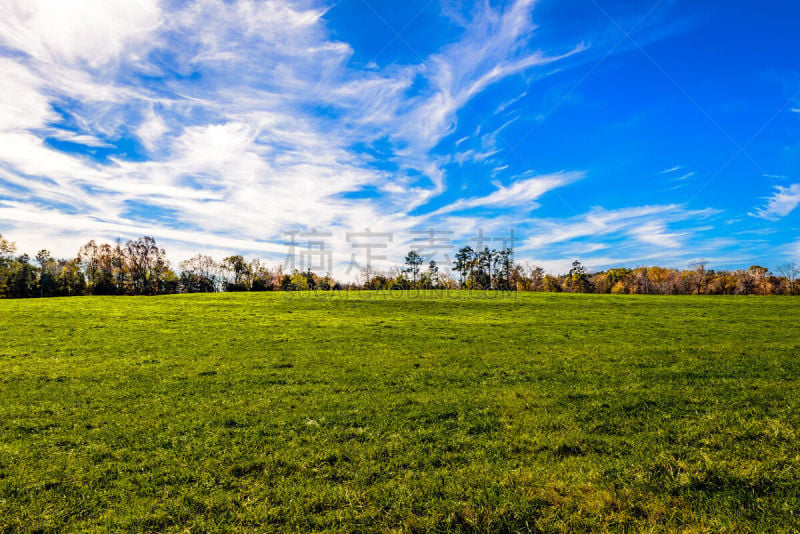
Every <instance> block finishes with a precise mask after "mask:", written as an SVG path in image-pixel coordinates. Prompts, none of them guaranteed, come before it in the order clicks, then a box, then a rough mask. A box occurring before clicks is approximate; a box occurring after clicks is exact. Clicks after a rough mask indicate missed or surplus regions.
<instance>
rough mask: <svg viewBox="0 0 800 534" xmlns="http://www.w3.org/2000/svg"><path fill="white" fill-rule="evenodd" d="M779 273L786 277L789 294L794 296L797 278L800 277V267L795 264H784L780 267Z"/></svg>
mask: <svg viewBox="0 0 800 534" xmlns="http://www.w3.org/2000/svg"><path fill="white" fill-rule="evenodd" d="M778 272H779V273H780V274H782V275H783V276H785V277H786V281H787V282H788V283H789V294H790V295H794V285H795V282H797V278H798V277H800V267H798V266H797V264H796V263H794V262H789V263H784V264H783V265H781V266H779V267H778Z"/></svg>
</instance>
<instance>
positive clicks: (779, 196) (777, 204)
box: [751, 184, 800, 221]
mask: <svg viewBox="0 0 800 534" xmlns="http://www.w3.org/2000/svg"><path fill="white" fill-rule="evenodd" d="M798 204H800V184H792V185H790V186H788V187H784V186H781V185H779V186H776V187H775V193H774V194H773V195H772V196H771V197H770V198H769V199H768V200H767V205H766V206H764V207H762V208H756V210H755V211H754V212H753V213H751V215H753V216H755V217H761V218H762V219H768V220H771V221H775V220H777V219H780V218H781V217H786V216H787V215H789V214H790V213H791V212H792V211H793V210H794V209H795V208H796V207H797V205H798Z"/></svg>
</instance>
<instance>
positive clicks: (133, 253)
mask: <svg viewBox="0 0 800 534" xmlns="http://www.w3.org/2000/svg"><path fill="white" fill-rule="evenodd" d="M454 258H455V259H454V261H453V262H452V264H451V265H446V266H442V267H440V266H439V265H438V264H437V263H436V262H435V261H433V260H429V261H426V260H425V258H424V256H423V255H422V254H421V253H420V252H419V251H416V250H411V251H409V253H408V254H407V255H406V257H405V259H404V263H403V265H402V266H398V267H395V268H392V269H390V270H388V271H385V272H378V271H376V270H374V269H362V270H361V272H360V277H359V280H358V281H357V282H355V283H340V282H337V281H336V280H334V279H333V278H332V277H331V276H330V275H325V276H321V275H318V274H316V273H314V272H312V271H310V270H307V271H299V270H292V271H291V272H284V270H283V268H282V267H281V266H277V267H270V266H268V265H266V264H265V263H263V262H262V261H261V260H260V259H252V260H250V261H248V260H246V259H245V258H244V257H243V256H240V255H233V256H228V257H226V258H224V259H222V261H217V260H215V259H213V258H211V257H210V256H206V255H202V254H198V255H196V256H194V257H193V258H190V259H188V260H186V261H182V262H180V263H179V264H178V269H177V270H173V269H172V267H171V265H170V262H169V261H168V260H167V255H166V252H165V251H164V249H163V248H160V247H159V246H158V244H157V243H156V241H155V239H153V238H152V237H147V236H145V237H140V238H138V239H134V240H130V241H127V242H125V243H124V244H123V243H122V242H120V241H117V242H116V243H114V244H110V243H98V242H96V241H94V240H92V241H89V242H88V243H86V244H85V245H83V246H82V247H81V248H80V250H79V251H78V254H77V255H76V256H75V257H74V258H69V259H63V258H62V259H57V258H54V257H53V256H52V255H51V254H50V252H49V251H47V250H40V251H39V252H38V253H37V254H36V256H35V257H34V258H31V257H29V256H28V255H27V254H19V255H17V254H16V246H15V245H14V243H12V242H11V241H9V240H7V239H5V238H4V237H3V236H2V235H0V298H30V297H59V296H75V295H162V294H172V293H207V292H218V291H300V290H342V289H367V290H380V289H389V290H392V289H475V290H497V291H549V292H570V293H613V294H659V295H692V294H694V295H797V294H800V281H799V280H798V278H800V268H799V267H798V266H797V265H796V264H794V263H787V264H785V265H781V266H780V267H778V268H777V273H772V272H770V270H769V269H767V268H766V267H762V266H758V265H753V266H751V267H749V268H748V269H741V270H734V271H726V270H717V271H715V270H713V269H708V268H707V267H706V265H704V264H702V263H701V264H697V265H694V266H692V267H691V268H689V269H686V270H678V269H670V268H664V267H637V268H634V269H628V268H614V269H608V270H606V271H600V272H596V273H590V272H588V271H587V270H586V268H585V267H584V266H583V265H582V264H581V263H580V262H579V261H575V262H573V264H572V268H571V269H570V270H569V272H567V273H565V274H561V275H553V274H548V273H545V271H544V269H542V268H541V267H539V266H531V265H522V264H520V263H517V262H516V261H515V260H514V257H513V250H512V249H510V248H505V249H500V250H494V249H489V248H484V249H483V250H474V249H473V248H471V247H469V246H466V247H463V248H461V249H459V250H458V252H457V253H456V254H455V256H454ZM451 273H452V274H451Z"/></svg>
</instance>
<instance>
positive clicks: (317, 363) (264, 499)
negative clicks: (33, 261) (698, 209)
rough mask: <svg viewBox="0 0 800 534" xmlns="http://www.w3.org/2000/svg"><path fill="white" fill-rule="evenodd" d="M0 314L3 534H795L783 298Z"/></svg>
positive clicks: (279, 304) (531, 299)
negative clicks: (607, 533)
mask: <svg viewBox="0 0 800 534" xmlns="http://www.w3.org/2000/svg"><path fill="white" fill-rule="evenodd" d="M491 296H492V295H491V294H483V295H481V294H468V293H456V294H453V295H450V296H445V295H441V294H428V295H427V296H426V297H425V298H421V297H419V296H418V295H417V294H414V293H405V292H396V293H395V294H392V295H388V296H387V295H386V294H385V293H382V294H372V293H348V294H324V295H307V296H302V297H301V296H296V295H290V294H286V293H247V294H213V295H200V294H197V295H177V296H163V297H74V298H67V299H58V298H54V299H29V300H3V301H0V398H1V399H2V401H1V402H0V532H34V531H35V532H51V531H52V532H55V531H58V532H70V531H73V532H74V531H132V532H193V533H198V532H211V531H242V532H245V531H252V532H281V531H286V532H289V531H292V532H298V531H299V532H309V531H323V530H335V531H341V532H361V531H377V532H433V531H435V532H469V531H481V532H484V531H495V532H514V531H525V532H527V531H534V532H538V531H543V532H565V531H575V530H579V531H580V530H584V531H585V530H601V531H602V530H613V531H619V530H631V531H642V530H644V531H676V530H686V531H714V532H719V531H727V532H747V531H764V530H767V531H795V532H796V531H797V528H798V525H800V496H799V495H798V493H799V492H800V301H799V300H797V299H792V298H783V297H654V296H603V295H568V294H519V295H513V296H507V297H505V298H490V297H491Z"/></svg>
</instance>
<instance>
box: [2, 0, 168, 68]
mask: <svg viewBox="0 0 800 534" xmlns="http://www.w3.org/2000/svg"><path fill="white" fill-rule="evenodd" d="M161 19H162V16H161V12H160V8H159V5H158V2H157V1H156V0H70V1H69V2H63V1H60V0H36V1H35V2H30V1H24V0H23V1H14V0H9V1H6V2H3V3H2V5H0V39H2V40H3V41H4V42H5V43H6V44H7V45H8V46H10V47H13V48H15V49H18V50H22V51H24V52H26V53H27V54H30V55H31V56H32V57H33V58H35V59H36V60H39V61H41V62H44V63H60V64H63V63H75V62H85V63H87V64H88V65H89V66H90V67H98V66H101V65H102V64H103V63H106V62H108V61H110V60H113V59H119V58H120V56H121V55H122V54H123V52H126V51H127V52H128V53H129V57H133V58H135V57H136V56H137V55H139V54H140V53H141V45H143V44H146V43H147V42H148V39H147V37H148V34H149V33H150V32H152V31H153V30H155V29H156V28H157V27H158V26H159V24H160V21H161ZM134 44H136V45H139V46H137V47H133V46H131V45H134ZM134 50H135V51H134Z"/></svg>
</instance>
